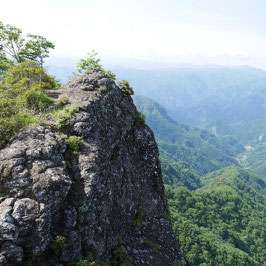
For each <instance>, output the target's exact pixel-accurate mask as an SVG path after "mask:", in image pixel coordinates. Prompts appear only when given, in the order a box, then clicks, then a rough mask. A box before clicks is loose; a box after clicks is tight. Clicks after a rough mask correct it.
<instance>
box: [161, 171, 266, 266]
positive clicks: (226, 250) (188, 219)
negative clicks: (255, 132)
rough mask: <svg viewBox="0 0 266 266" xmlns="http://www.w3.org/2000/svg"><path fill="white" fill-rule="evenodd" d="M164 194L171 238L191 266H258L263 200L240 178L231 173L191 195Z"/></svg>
mask: <svg viewBox="0 0 266 266" xmlns="http://www.w3.org/2000/svg"><path fill="white" fill-rule="evenodd" d="M231 171H232V170H231ZM205 184H206V183H205ZM166 195H167V198H168V204H169V208H170V212H171V216H172V222H173V227H174V231H175V234H176V236H177V238H178V241H179V243H180V245H181V250H182V252H183V254H184V255H185V256H186V257H187V259H188V260H189V261H190V263H191V264H192V265H208V264H211V265H212V264H214V265H243V266H245V265H263V263H264V261H265V259H266V253H265V251H264V250H263V245H264V244H263V243H264V241H265V237H266V230H265V228H266V218H265V211H266V208H265V204H266V200H265V198H264V197H263V196H262V195H261V194H259V193H258V192H256V191H255V190H254V189H253V188H252V187H251V186H249V185H248V184H247V180H246V179H245V177H244V178H243V179H241V178H240V177H239V176H236V175H235V172H234V171H232V172H231V174H230V173H227V175H220V176H219V175H218V177H216V178H214V179H212V180H211V182H209V183H208V185H205V186H204V187H203V188H201V189H197V190H196V191H192V192H191V191H189V190H187V189H186V188H183V187H180V188H175V189H172V188H171V187H170V186H168V185H166Z"/></svg>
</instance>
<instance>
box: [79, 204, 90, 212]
mask: <svg viewBox="0 0 266 266" xmlns="http://www.w3.org/2000/svg"><path fill="white" fill-rule="evenodd" d="M79 211H80V212H81V213H83V212H86V211H88V206H87V204H86V203H85V202H83V203H82V204H81V205H80V206H79Z"/></svg>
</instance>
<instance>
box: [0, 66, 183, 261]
mask: <svg viewBox="0 0 266 266" xmlns="http://www.w3.org/2000/svg"><path fill="white" fill-rule="evenodd" d="M50 94H51V95H53V97H54V98H56V101H57V102H58V105H59V104H60V103H61V104H65V106H63V107H62V110H59V111H58V112H57V113H58V114H57V115H50V117H49V116H48V118H46V120H45V121H44V122H42V123H41V125H34V126H31V127H26V128H23V129H22V130H21V131H20V132H19V133H18V134H17V135H16V136H15V137H13V138H12V139H11V141H10V142H9V144H8V145H7V146H6V147H5V148H4V149H2V150H1V151H0V265H76V264H77V265H98V264H90V263H93V262H92V261H98V263H99V265H188V262H187V261H186V259H185V258H184V257H183V256H182V255H181V253H180V251H179V249H178V244H177V242H176V239H175V236H174V234H173V231H172V228H171V222H170V220H169V217H170V216H169V210H168V206H167V202H166V199H165V196H164V186H163V182H162V174H161V168H160V162H159V157H158V156H159V155H158V148H157V145H156V143H155V140H154V136H153V132H152V131H151V130H150V128H149V127H148V126H147V125H145V123H144V119H143V117H142V115H141V114H140V113H139V112H138V111H137V110H136V107H135V106H134V104H133V101H132V99H131V97H130V96H129V95H128V93H127V92H126V91H123V89H121V88H120V87H118V86H117V85H116V84H115V82H114V81H113V80H112V79H111V78H110V77H109V76H108V75H107V74H105V73H103V72H102V71H101V70H95V71H93V72H91V73H90V74H86V75H77V76H75V77H74V78H73V79H72V80H71V81H70V82H68V83H67V84H66V85H65V86H63V87H62V88H61V89H60V90H57V91H53V92H50ZM60 112H61V113H60ZM82 263H83V264H82ZM86 263H87V264H86ZM95 263H96V262H95ZM104 263H106V264H104Z"/></svg>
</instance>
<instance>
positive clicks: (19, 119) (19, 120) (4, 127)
mask: <svg viewBox="0 0 266 266" xmlns="http://www.w3.org/2000/svg"><path fill="white" fill-rule="evenodd" d="M39 121H40V119H39V118H38V117H37V116H35V115H34V114H32V113H30V112H25V111H19V112H17V113H16V114H14V115H13V116H11V117H4V118H1V117H0V148H3V147H4V145H5V144H6V143H7V142H8V141H9V140H10V138H11V137H13V136H14V135H15V134H16V133H17V132H18V131H19V130H20V129H21V128H23V127H26V126H29V125H31V124H33V123H38V122H39Z"/></svg>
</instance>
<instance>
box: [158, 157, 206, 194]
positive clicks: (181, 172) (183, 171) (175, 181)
mask: <svg viewBox="0 0 266 266" xmlns="http://www.w3.org/2000/svg"><path fill="white" fill-rule="evenodd" d="M161 168H162V172H163V181H164V183H165V184H168V185H171V186H175V187H179V186H185V187H186V188H188V189H189V190H195V189H197V188H200V187H201V181H200V179H199V175H198V174H197V172H196V171H194V170H192V169H190V168H189V165H188V164H187V163H186V162H182V161H179V162H168V161H166V160H164V159H163V158H161Z"/></svg>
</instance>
